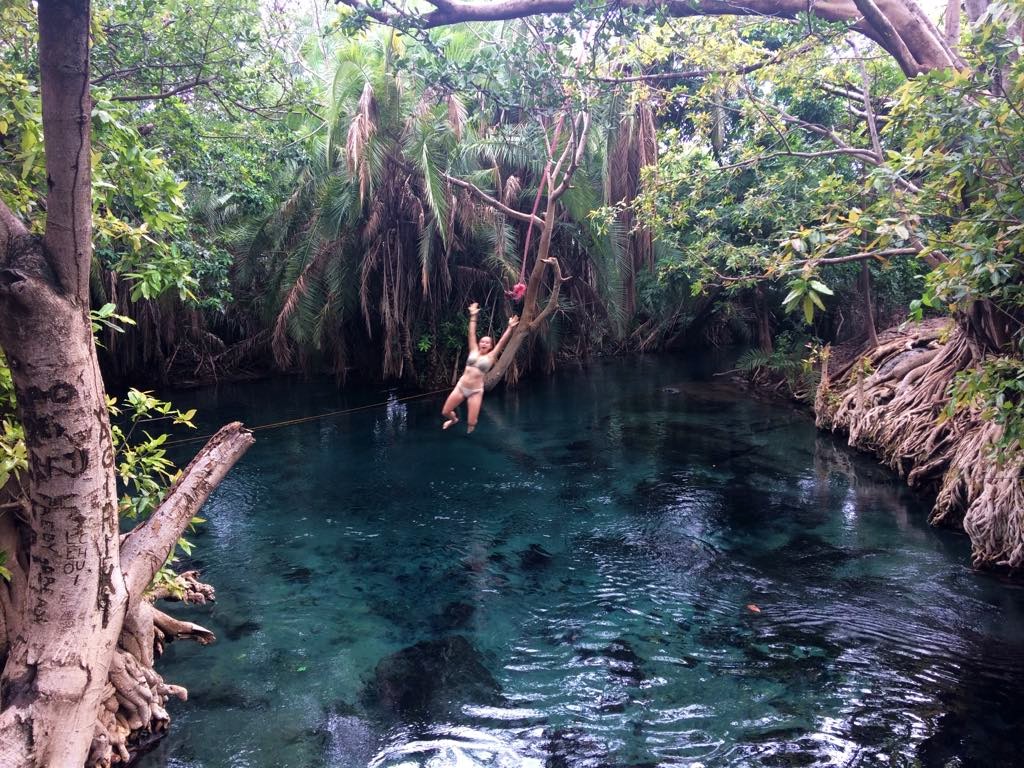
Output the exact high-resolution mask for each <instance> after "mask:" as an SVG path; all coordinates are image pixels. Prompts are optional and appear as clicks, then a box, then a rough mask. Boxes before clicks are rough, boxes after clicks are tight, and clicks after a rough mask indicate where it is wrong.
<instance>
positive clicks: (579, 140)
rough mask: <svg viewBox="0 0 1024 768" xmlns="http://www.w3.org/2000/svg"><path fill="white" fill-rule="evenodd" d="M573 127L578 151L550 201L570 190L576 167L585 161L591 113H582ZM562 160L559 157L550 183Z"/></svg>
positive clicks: (567, 149)
mask: <svg viewBox="0 0 1024 768" xmlns="http://www.w3.org/2000/svg"><path fill="white" fill-rule="evenodd" d="M576 123H579V129H578V130H577V129H576V128H575V126H576ZM573 128H574V130H573V136H574V137H575V139H574V140H575V142H576V147H575V149H576V151H575V152H574V153H573V156H572V161H571V162H570V164H569V167H568V168H566V170H565V173H564V174H563V176H562V182H561V183H560V184H559V185H558V186H557V187H555V189H554V190H552V192H551V195H550V197H549V202H554V201H556V200H558V198H560V197H561V196H562V195H564V194H565V193H566V192H567V191H568V189H569V187H570V186H571V185H572V177H573V174H575V173H576V169H577V168H579V166H580V163H581V162H583V155H584V153H585V152H586V150H587V132H588V130H589V129H590V113H589V112H582V113H580V115H579V117H578V118H577V120H576V122H575V123H574V124H573ZM569 146H570V145H567V146H566V148H565V149H566V152H568V151H569ZM563 157H564V153H563ZM562 160H563V158H559V160H558V165H557V166H555V170H554V172H553V173H552V174H551V177H550V179H549V183H551V182H552V181H554V179H555V177H556V176H557V174H558V170H559V168H560V167H561V165H562Z"/></svg>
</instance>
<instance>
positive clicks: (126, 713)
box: [86, 571, 216, 768]
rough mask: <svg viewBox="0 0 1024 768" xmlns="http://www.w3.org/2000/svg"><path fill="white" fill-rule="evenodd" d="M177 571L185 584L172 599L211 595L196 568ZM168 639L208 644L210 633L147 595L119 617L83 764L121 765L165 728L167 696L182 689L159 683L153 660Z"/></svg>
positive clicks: (98, 767) (92, 767)
mask: <svg viewBox="0 0 1024 768" xmlns="http://www.w3.org/2000/svg"><path fill="white" fill-rule="evenodd" d="M181 576H182V577H183V578H184V582H185V583H187V584H188V588H187V589H185V591H184V593H176V594H175V595H174V597H175V599H182V598H183V599H185V600H187V601H191V602H197V603H205V602H207V601H208V600H211V599H212V598H213V589H212V588H211V587H209V586H208V585H206V584H203V583H202V582H200V581H199V578H198V576H199V574H198V573H197V572H195V571H189V572H187V573H184V574H182V575H181ZM149 597H151V598H152V595H150V596H149ZM174 640H194V641H196V642H198V643H200V644H201V645H209V644H210V643H212V642H214V641H215V640H216V638H215V637H214V635H213V633H212V632H210V630H208V629H206V628H204V627H201V626H199V625H198V624H194V623H192V622H190V621H182V620H181V619H176V618H174V617H173V616H169V615H168V614H166V613H164V612H163V611H161V610H159V609H157V608H156V607H154V606H153V604H152V603H150V602H149V601H148V600H144V601H142V602H140V603H139V604H138V605H137V606H135V609H134V611H133V612H131V614H130V615H129V616H128V617H127V618H126V619H125V623H124V630H123V631H122V635H121V640H120V643H119V644H118V649H117V651H116V652H115V654H114V658H113V662H112V663H111V666H110V673H109V681H108V684H107V691H106V693H105V695H104V703H103V707H102V708H101V709H100V713H99V717H98V718H97V722H96V725H95V729H94V735H93V742H92V748H91V750H90V754H89V761H88V762H87V763H86V766H87V768H110V766H114V765H126V764H128V763H129V762H130V761H131V759H132V757H133V755H134V754H136V753H137V752H138V751H139V749H140V748H144V745H147V744H149V743H150V742H152V741H154V740H155V739H158V738H160V737H161V736H162V735H163V733H164V732H165V731H166V730H167V726H168V723H169V722H170V716H169V715H168V714H167V709H166V704H167V699H168V698H170V697H171V696H175V697H177V698H179V699H181V700H182V701H184V700H186V699H187V698H188V691H186V690H185V689H184V688H182V687H181V686H178V685H170V684H168V683H165V682H164V679H163V678H162V677H161V676H160V675H159V673H157V672H156V670H155V669H154V668H153V663H154V661H155V659H156V658H158V657H159V656H160V655H161V654H162V653H163V650H164V646H165V645H166V644H167V643H169V642H172V641H174Z"/></svg>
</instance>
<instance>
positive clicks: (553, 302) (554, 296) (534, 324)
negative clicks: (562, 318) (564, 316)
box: [529, 256, 572, 331]
mask: <svg viewBox="0 0 1024 768" xmlns="http://www.w3.org/2000/svg"><path fill="white" fill-rule="evenodd" d="M542 261H543V263H545V264H550V265H551V266H552V268H553V269H554V270H555V282H554V285H552V286H551V294H550V295H549V296H548V303H547V304H546V305H545V307H544V309H543V310H542V311H541V313H540V314H539V315H537V316H536V317H535V318H534V319H533V320H532V321H530V327H529V330H530V331H535V330H537V328H539V327H540V325H541V323H543V322H544V321H545V320H547V319H548V318H549V317H550V316H551V315H552V314H553V313H554V311H555V310H556V309H558V294H559V293H560V292H561V290H562V283H565V282H568V281H569V280H572V277H571V276H570V277H562V267H561V266H560V265H559V263H558V259H556V258H555V257H554V256H552V257H550V258H547V259H542Z"/></svg>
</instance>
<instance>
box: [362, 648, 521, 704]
mask: <svg viewBox="0 0 1024 768" xmlns="http://www.w3.org/2000/svg"><path fill="white" fill-rule="evenodd" d="M362 699H363V701H364V702H366V704H367V705H368V706H371V707H376V708H380V709H384V710H387V711H390V712H393V713H395V714H398V715H403V716H405V715H425V714H429V715H431V716H432V717H433V716H436V714H437V713H438V712H452V711H457V710H458V709H459V708H460V707H461V705H462V704H466V703H474V704H486V705H498V704H499V703H500V701H501V686H499V685H498V683H497V681H496V680H495V679H494V677H492V676H491V673H490V672H489V671H488V670H487V667H486V666H484V659H483V656H482V654H481V653H480V652H479V651H478V650H477V649H476V648H475V647H473V644H472V643H470V642H469V640H467V639H466V638H465V637H462V636H461V635H454V636H452V637H446V638H442V639H440V640H427V641H424V642H422V643H416V645H412V646H409V647H408V648H403V649H402V650H401V651H398V652H397V653H393V654H391V655H390V656H387V657H385V658H384V659H382V660H381V661H380V663H378V664H377V667H376V669H375V670H374V672H373V678H372V679H371V680H370V682H369V683H368V684H367V685H366V687H365V688H364V689H363V693H362Z"/></svg>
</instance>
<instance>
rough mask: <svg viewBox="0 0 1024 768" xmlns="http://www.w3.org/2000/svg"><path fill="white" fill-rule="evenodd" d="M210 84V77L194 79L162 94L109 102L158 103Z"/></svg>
mask: <svg viewBox="0 0 1024 768" xmlns="http://www.w3.org/2000/svg"><path fill="white" fill-rule="evenodd" d="M212 82H213V78H212V77H204V78H196V79H195V80H193V81H192V82H191V83H184V84H183V85H179V86H178V87H176V88H171V89H170V90H167V91H164V92H163V93H142V94H138V95H135V96H114V97H112V98H111V101H160V100H161V99H169V98H171V96H177V95H178V94H179V93H185V92H186V91H191V90H194V89H196V88H198V87H199V86H201V85H209V84H210V83H212Z"/></svg>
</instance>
